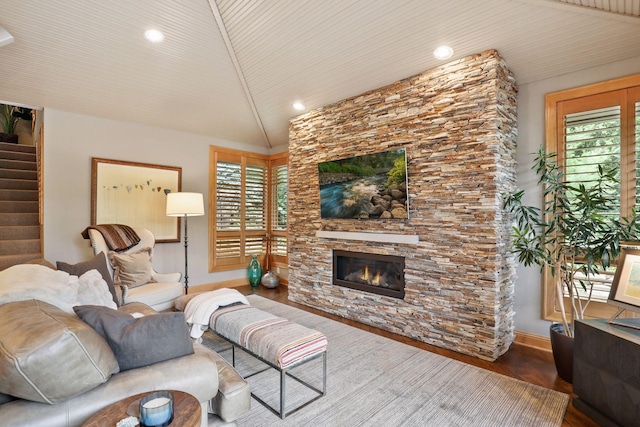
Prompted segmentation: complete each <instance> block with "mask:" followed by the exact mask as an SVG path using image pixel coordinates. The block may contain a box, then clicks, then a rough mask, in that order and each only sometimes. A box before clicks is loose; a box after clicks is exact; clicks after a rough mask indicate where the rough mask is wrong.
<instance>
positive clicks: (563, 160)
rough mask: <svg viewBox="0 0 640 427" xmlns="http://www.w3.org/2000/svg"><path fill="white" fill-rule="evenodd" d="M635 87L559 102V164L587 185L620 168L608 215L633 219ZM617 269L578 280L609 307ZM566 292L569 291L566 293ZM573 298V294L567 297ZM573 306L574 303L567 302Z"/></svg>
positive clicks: (638, 159)
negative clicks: (602, 171) (603, 172)
mask: <svg viewBox="0 0 640 427" xmlns="http://www.w3.org/2000/svg"><path fill="white" fill-rule="evenodd" d="M635 93H636V95H633V91H632V90H629V89H623V90H617V91H611V92H606V93H602V94H595V95H591V96H583V97H578V98H575V99H570V100H567V101H562V102H558V104H557V123H558V124H561V126H558V127H559V128H558V129H557V132H558V141H559V142H561V143H559V145H558V147H557V153H558V156H559V159H558V160H559V162H560V164H561V165H563V166H564V169H563V170H564V174H565V179H566V181H567V182H568V183H571V184H575V185H579V184H584V185H585V186H586V187H589V186H591V185H593V184H594V183H595V181H596V179H597V175H598V167H599V166H601V167H603V168H611V167H616V168H617V169H618V180H619V185H618V186H617V187H615V188H614V189H612V190H611V192H610V194H608V195H607V197H608V198H609V199H610V203H611V206H612V208H613V209H612V211H608V212H607V214H608V215H617V216H621V215H622V216H628V215H630V213H631V210H632V209H634V208H635V207H636V206H638V203H639V202H640V186H638V185H636V182H637V180H638V179H640V145H639V144H640V137H639V136H638V127H639V123H640V122H639V120H640V119H639V117H640V102H638V101H637V100H636V101H633V102H631V101H630V99H632V98H633V97H634V96H635V97H636V98H637V93H639V92H637V91H636V92H635ZM614 274H615V266H612V267H611V268H610V269H608V271H604V272H601V274H598V275H597V276H595V277H589V278H587V277H582V276H577V277H576V280H577V281H578V282H579V281H583V282H586V281H590V282H591V283H592V284H593V288H592V290H591V289H590V288H589V287H587V291H583V290H582V287H581V286H580V285H579V284H578V289H579V292H580V293H582V294H583V297H584V298H585V299H587V298H588V297H589V295H588V292H592V294H591V300H592V301H594V302H600V303H606V301H607V298H608V295H609V290H610V288H611V282H612V281H613V275H614ZM565 292H566V290H565ZM566 296H568V295H566ZM567 303H568V301H567Z"/></svg>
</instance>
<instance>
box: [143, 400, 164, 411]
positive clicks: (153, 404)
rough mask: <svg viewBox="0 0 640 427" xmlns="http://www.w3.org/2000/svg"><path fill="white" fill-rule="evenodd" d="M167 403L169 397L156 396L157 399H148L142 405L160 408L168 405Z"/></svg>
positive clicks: (148, 407)
mask: <svg viewBox="0 0 640 427" xmlns="http://www.w3.org/2000/svg"><path fill="white" fill-rule="evenodd" d="M167 403H169V398H168V397H156V398H155V399H153V400H150V401H148V402H147V403H145V404H144V405H142V406H144V407H145V408H147V409H151V408H158V407H160V406H162V405H166V404H167Z"/></svg>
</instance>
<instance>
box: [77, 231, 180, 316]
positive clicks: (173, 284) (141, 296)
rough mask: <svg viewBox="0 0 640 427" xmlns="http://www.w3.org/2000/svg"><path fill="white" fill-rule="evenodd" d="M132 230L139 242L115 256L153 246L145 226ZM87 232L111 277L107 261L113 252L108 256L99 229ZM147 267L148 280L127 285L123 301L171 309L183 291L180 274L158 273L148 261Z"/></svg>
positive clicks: (111, 270) (108, 251)
mask: <svg viewBox="0 0 640 427" xmlns="http://www.w3.org/2000/svg"><path fill="white" fill-rule="evenodd" d="M134 231H135V232H136V234H137V235H138V236H139V237H140V242H138V244H136V245H134V246H132V247H131V248H129V249H127V250H125V251H122V252H118V253H117V255H116V256H118V255H120V258H123V257H122V256H121V255H125V257H126V255H127V254H129V255H131V256H135V255H136V254H140V253H141V250H143V249H145V248H153V247H154V245H155V242H156V240H155V237H154V235H153V233H152V232H151V231H150V230H148V229H146V228H134ZM88 232H89V239H90V240H91V247H92V248H93V252H94V254H96V255H98V254H99V253H100V252H104V253H105V254H106V255H107V266H108V268H109V272H110V273H111V277H113V276H114V268H113V266H112V263H111V262H109V260H110V259H113V256H114V254H113V252H112V253H111V256H110V255H109V253H110V252H111V251H110V249H109V247H108V246H107V243H106V241H105V239H104V237H103V236H102V234H101V233H100V232H99V231H97V230H93V229H89V230H88ZM116 261H117V260H116ZM148 268H149V270H150V281H149V282H147V283H144V284H136V285H135V286H128V289H127V291H126V293H125V296H124V303H129V302H142V303H144V304H147V305H148V306H151V307H152V308H153V309H155V310H157V311H161V310H167V309H172V308H173V306H174V302H175V300H176V299H177V298H178V297H180V296H181V295H182V293H183V288H184V286H183V285H182V283H181V282H180V279H181V277H182V274H181V273H168V274H163V273H158V272H156V271H155V270H154V269H153V267H151V265H150V261H149V266H148ZM114 282H116V284H117V280H114Z"/></svg>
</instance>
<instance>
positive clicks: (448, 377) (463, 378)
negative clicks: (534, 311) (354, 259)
mask: <svg viewBox="0 0 640 427" xmlns="http://www.w3.org/2000/svg"><path fill="white" fill-rule="evenodd" d="M248 298H249V301H250V302H251V304H252V305H253V306H255V307H257V308H259V309H261V310H265V311H267V312H270V313H272V314H275V315H277V316H281V317H285V318H287V319H289V320H291V321H294V322H297V323H300V324H302V325H304V326H307V327H310V328H313V329H316V330H318V331H321V332H323V333H324V334H325V335H326V336H327V338H328V340H329V350H328V353H327V354H328V356H327V395H326V396H324V397H322V398H320V399H319V400H316V401H315V402H313V403H311V404H310V405H308V406H306V407H305V408H303V409H301V410H300V411H298V412H295V413H293V414H291V415H289V416H288V417H287V418H285V419H284V420H281V419H280V418H279V417H278V416H276V415H274V414H273V413H271V412H270V411H268V410H267V409H266V408H264V407H263V406H262V405H261V404H259V403H258V402H257V401H256V400H252V401H251V411H250V412H249V413H247V414H246V415H244V416H243V417H241V418H240V419H239V420H238V423H239V425H240V426H251V427H257V426H296V427H297V426H318V427H320V426H336V427H338V426H339V427H343V426H393V427H395V426H420V427H422V426H438V427H443V426H460V427H463V426H474V427H479V426H491V427H493V426H535V427H546V426H560V425H561V424H562V420H563V417H564V413H565V411H566V408H567V404H568V402H569V395H567V394H564V393H560V392H556V391H554V390H550V389H546V388H543V387H539V386H536V385H532V384H529V383H526V382H523V381H519V380H516V379H513V378H509V377H506V376H504V375H500V374H496V373H494V372H490V371H487V370H485V369H481V368H477V367H475V366H471V365H467V364H465V363H462V362H458V361H456V360H452V359H448V358H446V357H443V356H439V355H437V354H433V353H430V352H428V351H425V350H421V349H418V348H415V347H412V346H409V345H406V344H403V343H399V342H396V341H394V340H391V339H388V338H385V337H381V336H378V335H375V334H373V333H370V332H366V331H363V330H360V329H358V328H354V327H352V326H348V325H344V324H342V323H340V322H336V321H334V320H331V319H327V318H324V317H321V316H317V315H315V314H312V313H308V312H306V311H303V310H299V309H297V308H294V307H290V306H287V305H284V304H280V303H277V302H274V301H271V300H268V299H265V298H261V297H258V296H256V295H251V296H249V297H248ZM204 342H205V344H206V345H207V346H209V347H211V348H213V349H214V350H216V351H218V352H219V353H220V354H222V355H223V356H224V357H225V358H226V359H227V360H230V359H231V350H230V349H229V344H228V343H227V342H225V341H224V340H222V339H220V338H218V337H216V336H215V335H213V334H211V333H209V332H208V333H207V334H205V339H204ZM236 363H237V368H238V371H239V372H240V373H241V374H242V375H247V374H249V373H251V372H255V371H257V370H260V369H261V368H263V367H264V366H265V365H263V364H261V363H260V362H257V361H256V360H255V359H253V358H251V357H250V356H247V355H246V354H244V353H243V352H241V351H236ZM292 373H294V375H296V376H298V377H300V378H301V379H303V380H305V381H307V382H309V383H310V384H313V385H315V386H316V387H317V388H320V387H321V385H322V359H321V358H319V359H316V360H313V361H311V362H308V363H307V364H304V365H303V366H300V367H296V368H294V369H293V370H292ZM248 381H249V383H250V384H251V390H252V391H253V392H254V393H256V394H257V395H258V396H259V397H261V398H262V399H264V400H265V401H267V402H268V403H269V404H271V405H272V406H274V407H278V405H279V396H280V391H279V390H280V389H279V373H278V372H277V371H276V370H274V369H269V370H268V371H266V372H264V373H262V374H259V375H256V376H254V377H251V378H249V380H248ZM286 390H287V393H286V402H287V408H286V410H287V411H289V410H291V409H293V408H295V407H296V406H297V405H298V404H299V403H300V402H304V401H306V400H308V399H309V398H310V397H313V396H314V394H313V392H311V391H309V390H307V389H305V388H304V387H303V386H301V385H300V384H299V383H298V382H296V381H294V380H292V379H289V378H288V379H287V384H286Z"/></svg>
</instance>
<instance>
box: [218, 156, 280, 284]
mask: <svg viewBox="0 0 640 427" xmlns="http://www.w3.org/2000/svg"><path fill="white" fill-rule="evenodd" d="M287 161H288V157H287V155H286V154H281V155H276V156H272V157H269V156H264V155H260V154H255V153H248V152H242V151H236V150H229V149H223V148H218V147H211V151H210V182H209V188H210V195H211V200H213V201H214V202H213V203H212V206H211V214H210V215H209V230H210V234H211V236H210V243H209V254H210V256H209V270H210V271H223V270H233V269H239V268H245V267H246V266H247V265H248V263H249V260H250V259H251V256H252V255H258V258H259V260H260V263H261V264H262V265H263V268H264V267H266V266H270V265H281V266H286V265H287V212H286V209H287V180H286V179H287Z"/></svg>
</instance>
